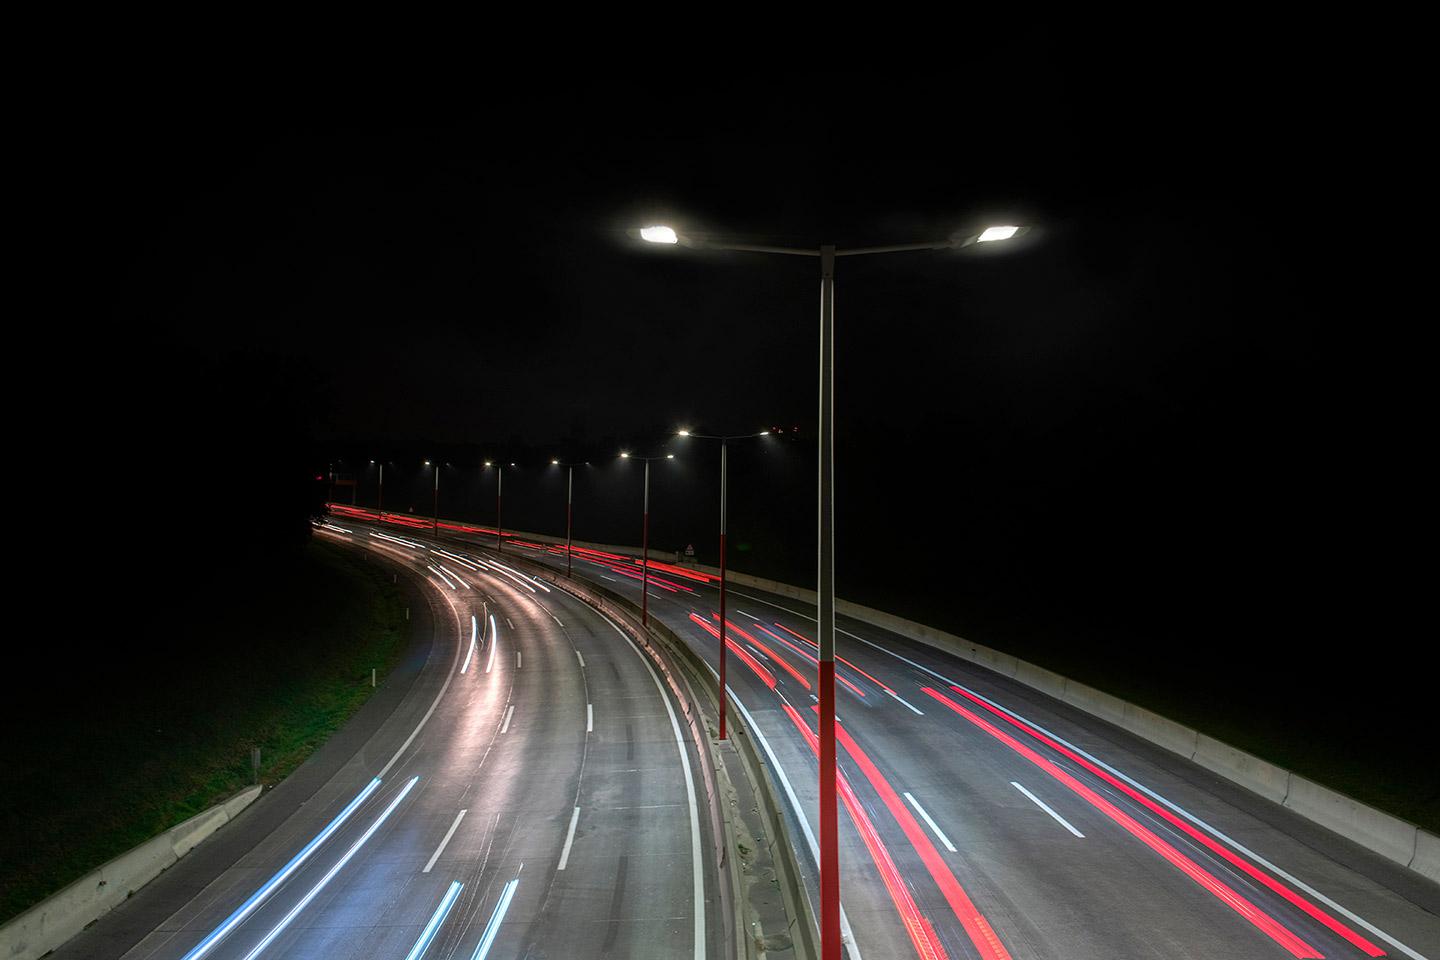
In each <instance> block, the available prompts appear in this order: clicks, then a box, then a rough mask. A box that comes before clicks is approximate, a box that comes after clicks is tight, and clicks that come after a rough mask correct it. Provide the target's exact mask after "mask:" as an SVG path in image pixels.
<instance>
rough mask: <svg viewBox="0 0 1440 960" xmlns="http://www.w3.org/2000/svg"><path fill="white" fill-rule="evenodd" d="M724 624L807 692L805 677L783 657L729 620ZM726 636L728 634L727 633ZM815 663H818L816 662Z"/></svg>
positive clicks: (714, 615)
mask: <svg viewBox="0 0 1440 960" xmlns="http://www.w3.org/2000/svg"><path fill="white" fill-rule="evenodd" d="M712 616H713V617H714V618H715V619H716V620H719V619H720V614H718V613H716V614H712ZM725 624H726V626H727V627H728V628H729V630H730V632H733V633H738V634H739V635H740V636H741V637H743V638H744V639H745V640H747V641H748V642H749V643H750V644H751V645H752V646H754V647H755V648H756V649H757V650H759V651H760V652H761V653H763V654H765V656H767V657H769V658H770V659H771V660H773V661H775V662H776V663H778V664H780V668H781V669H782V670H784V671H785V672H786V673H788V674H790V676H792V677H794V678H795V680H796V682H797V683H799V684H800V686H802V687H804V688H805V689H806V690H809V689H810V681H809V680H807V679H806V678H805V675H804V674H803V673H801V672H800V671H799V670H796V669H795V668H794V667H792V666H790V664H789V663H788V662H787V661H786V660H785V659H784V658H783V657H781V656H780V655H779V654H777V653H776V652H775V651H774V650H771V649H770V648H769V647H767V646H765V644H763V643H761V642H760V641H759V640H756V639H755V638H754V637H753V636H751V635H750V634H748V633H746V632H745V631H744V630H741V629H740V628H739V627H737V626H735V624H733V623H731V622H730V621H729V620H726V621H725ZM727 636H728V633H727ZM817 662H818V661H817Z"/></svg>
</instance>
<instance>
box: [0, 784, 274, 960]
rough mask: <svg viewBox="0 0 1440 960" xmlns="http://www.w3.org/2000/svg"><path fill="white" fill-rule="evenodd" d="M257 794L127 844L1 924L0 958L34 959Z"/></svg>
mask: <svg viewBox="0 0 1440 960" xmlns="http://www.w3.org/2000/svg"><path fill="white" fill-rule="evenodd" d="M259 795H260V788H259V787H250V788H248V789H246V790H243V791H241V792H240V793H238V794H236V795H235V796H233V797H231V798H230V799H229V800H226V801H225V802H223V803H220V804H216V805H215V806H213V807H211V808H210V809H208V810H205V811H204V812H202V813H198V814H196V815H195V816H193V817H191V818H190V819H188V820H186V821H185V822H184V823H180V824H177V825H176V826H173V827H171V828H170V829H169V830H166V831H165V832H164V833H161V834H159V835H158V836H154V837H151V838H150V839H149V840H146V841H145V842H144V843H142V844H140V845H138V846H135V847H132V848H130V849H129V850H127V851H125V852H124V853H122V854H120V856H118V857H116V858H115V859H113V860H111V861H109V862H108V863H105V864H103V865H102V866H100V867H98V868H96V869H95V870H92V871H90V872H89V873H87V874H85V876H83V877H81V878H80V879H79V880H76V881H75V882H74V883H71V884H69V885H67V886H65V887H64V888H62V889H61V890H60V891H59V892H57V893H54V894H52V895H51V896H49V897H46V898H45V899H44V900H42V901H41V902H39V903H37V904H36V905H35V906H33V907H31V908H30V909H29V910H26V911H25V912H24V913H22V914H20V915H19V916H18V917H15V918H14V919H13V920H11V921H10V922H9V923H7V924H5V925H4V926H3V927H0V960H36V958H37V957H42V956H44V955H45V954H47V953H49V952H50V951H51V950H54V949H55V948H56V947H59V946H60V945H61V944H63V943H64V942H65V941H67V940H69V939H70V938H71V937H73V936H75V935H76V934H77V933H79V932H80V931H81V930H84V929H85V928H86V927H88V926H89V925H90V924H92V923H94V922H95V921H96V920H98V919H100V918H101V917H102V916H104V915H105V914H107V913H109V912H110V911H111V910H113V909H115V907H117V906H119V905H120V903H122V902H123V901H124V900H125V899H126V898H127V897H129V896H130V895H131V894H133V893H134V892H135V891H136V890H139V889H140V888H141V887H143V886H145V884H147V883H149V882H150V881H151V880H154V879H155V878H156V877H158V876H159V875H160V874H161V873H163V872H164V871H165V870H166V869H167V868H169V867H170V866H171V865H172V864H174V863H175V862H176V861H178V860H179V859H180V858H181V857H183V856H184V855H185V854H187V853H189V852H190V851H191V850H193V849H194V848H195V847H196V846H197V845H198V844H199V843H200V842H201V841H203V840H205V839H206V838H207V837H209V836H210V835H211V834H213V833H214V832H215V831H216V830H218V829H219V828H220V827H221V826H222V825H224V824H225V823H228V822H229V821H230V820H231V819H233V818H234V817H235V815H236V814H238V813H239V812H240V811H241V810H243V809H245V807H246V806H248V805H249V804H250V803H251V802H253V801H254V799H255V798H256V797H258V796H259Z"/></svg>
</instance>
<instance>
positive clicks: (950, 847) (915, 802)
mask: <svg viewBox="0 0 1440 960" xmlns="http://www.w3.org/2000/svg"><path fill="white" fill-rule="evenodd" d="M1015 786H1017V787H1019V786H1020V784H1018V783H1017V784H1015ZM1021 789H1022V790H1023V789H1024V788H1023V787H1021ZM904 796H905V799H906V800H909V801H910V806H912V807H914V808H915V812H916V813H918V814H920V816H921V818H922V819H924V821H925V822H926V823H928V824H930V829H931V830H934V831H935V836H937V837H939V838H940V842H941V843H943V844H945V849H946V850H949V851H950V852H951V853H955V852H956V850H955V844H953V843H951V842H950V838H949V837H947V836H945V831H944V830H941V829H940V825H939V824H937V823H936V822H935V821H934V820H933V819H932V818H931V816H930V814H929V813H928V812H927V811H926V809H925V808H924V807H922V806H920V801H919V800H916V799H915V798H914V797H912V796H911V795H910V794H909V793H906V794H905V795H904ZM1037 802H1038V801H1037ZM1062 822H1063V821H1062Z"/></svg>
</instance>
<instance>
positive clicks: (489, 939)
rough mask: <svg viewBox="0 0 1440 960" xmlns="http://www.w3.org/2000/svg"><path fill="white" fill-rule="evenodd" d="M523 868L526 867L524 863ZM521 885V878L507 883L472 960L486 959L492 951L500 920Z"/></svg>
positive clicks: (502, 918) (503, 917)
mask: <svg viewBox="0 0 1440 960" xmlns="http://www.w3.org/2000/svg"><path fill="white" fill-rule="evenodd" d="M520 866H521V868H522V869H523V868H524V866H525V865H524V864H523V863H522V864H521V865H520ZM518 886H520V878H519V877H516V878H515V879H514V880H511V881H509V882H508V883H506V884H505V889H504V890H502V891H500V902H499V903H497V904H496V905H495V912H494V913H492V914H491V915H490V922H489V923H487V924H485V933H484V934H483V935H482V936H481V937H480V943H479V944H477V945H476V947H475V953H474V954H473V955H472V956H471V957H470V960H485V957H486V956H488V955H489V953H490V947H491V946H492V945H493V944H494V943H495V936H496V934H498V933H499V932H500V921H502V920H504V919H505V911H507V910H509V909H510V901H511V900H512V899H514V897H515V888H516V887H518Z"/></svg>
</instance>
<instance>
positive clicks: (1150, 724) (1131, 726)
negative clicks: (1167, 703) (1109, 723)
mask: <svg viewBox="0 0 1440 960" xmlns="http://www.w3.org/2000/svg"><path fill="white" fill-rule="evenodd" d="M1121 726H1123V727H1124V728H1125V729H1126V730H1129V731H1130V732H1131V733H1133V734H1135V735H1136V736H1137V737H1141V738H1143V739H1145V740H1149V741H1150V742H1151V743H1158V744H1159V745H1160V746H1162V747H1164V748H1165V749H1167V750H1171V751H1173V752H1175V753H1178V754H1180V756H1182V757H1194V756H1195V750H1196V747H1197V745H1198V743H1199V741H1200V734H1199V733H1198V732H1196V731H1195V730H1192V729H1191V728H1189V727H1187V726H1185V725H1184V724H1183V723H1176V722H1175V721H1174V720H1171V719H1170V718H1169V717H1162V716H1160V714H1158V713H1155V712H1153V711H1150V710H1146V709H1145V708H1144V707H1137V706H1135V704H1133V703H1126V704H1125V722H1124V723H1122V724H1121Z"/></svg>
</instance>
